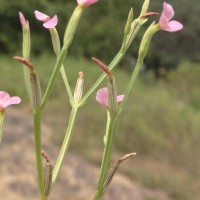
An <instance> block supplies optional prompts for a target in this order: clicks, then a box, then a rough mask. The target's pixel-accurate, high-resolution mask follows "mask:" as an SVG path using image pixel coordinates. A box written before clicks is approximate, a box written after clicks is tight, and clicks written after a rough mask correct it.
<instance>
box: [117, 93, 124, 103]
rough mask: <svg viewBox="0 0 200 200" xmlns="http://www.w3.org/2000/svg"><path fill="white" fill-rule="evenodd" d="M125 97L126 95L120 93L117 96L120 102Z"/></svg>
mask: <svg viewBox="0 0 200 200" xmlns="http://www.w3.org/2000/svg"><path fill="white" fill-rule="evenodd" d="M123 99H124V95H118V96H117V102H118V103H119V102H122V101H123Z"/></svg>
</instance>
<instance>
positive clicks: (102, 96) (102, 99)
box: [96, 87, 108, 107]
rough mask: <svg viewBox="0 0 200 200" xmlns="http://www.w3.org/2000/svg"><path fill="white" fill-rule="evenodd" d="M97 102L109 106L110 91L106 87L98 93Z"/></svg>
mask: <svg viewBox="0 0 200 200" xmlns="http://www.w3.org/2000/svg"><path fill="white" fill-rule="evenodd" d="M96 100H97V101H98V102H99V103H100V104H101V105H102V106H105V107H107V106H108V89H107V88H106V87H104V88H101V89H100V90H98V91H97V94H96Z"/></svg>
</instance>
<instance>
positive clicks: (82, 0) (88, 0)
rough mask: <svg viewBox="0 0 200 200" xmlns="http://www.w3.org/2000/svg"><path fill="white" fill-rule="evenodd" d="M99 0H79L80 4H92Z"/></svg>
mask: <svg viewBox="0 0 200 200" xmlns="http://www.w3.org/2000/svg"><path fill="white" fill-rule="evenodd" d="M97 1H98V0H77V3H78V4H83V5H84V6H90V5H92V4H94V3H96V2H97Z"/></svg>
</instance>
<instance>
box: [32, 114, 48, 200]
mask: <svg viewBox="0 0 200 200" xmlns="http://www.w3.org/2000/svg"><path fill="white" fill-rule="evenodd" d="M34 139H35V156H36V165H37V177H38V188H39V192H40V199H41V200H46V199H47V197H46V196H45V194H44V182H43V169H42V156H41V150H42V149H41V112H40V111H37V112H35V113H34Z"/></svg>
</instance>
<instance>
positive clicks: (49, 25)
mask: <svg viewBox="0 0 200 200" xmlns="http://www.w3.org/2000/svg"><path fill="white" fill-rule="evenodd" d="M57 24H58V17H57V15H55V16H54V17H53V18H52V19H50V20H48V21H47V22H45V23H44V24H43V26H44V27H45V28H54V27H55V26H56V25H57Z"/></svg>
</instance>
